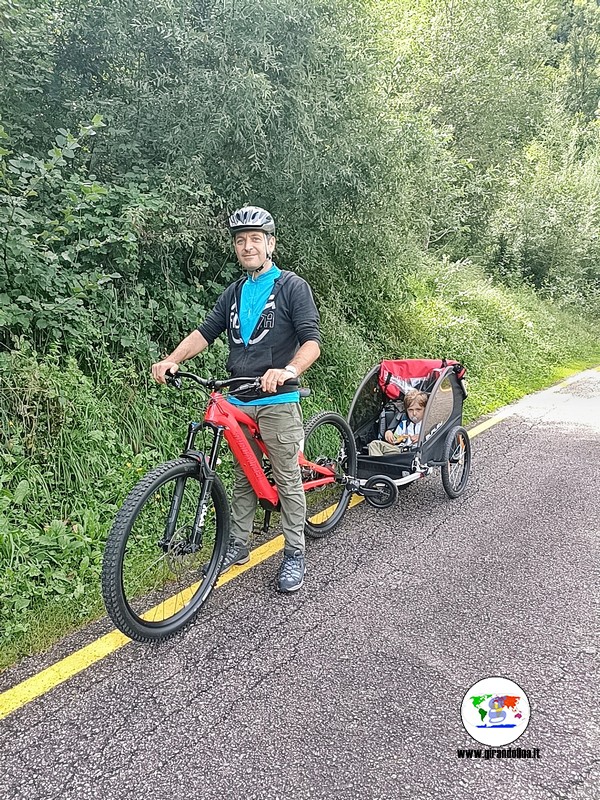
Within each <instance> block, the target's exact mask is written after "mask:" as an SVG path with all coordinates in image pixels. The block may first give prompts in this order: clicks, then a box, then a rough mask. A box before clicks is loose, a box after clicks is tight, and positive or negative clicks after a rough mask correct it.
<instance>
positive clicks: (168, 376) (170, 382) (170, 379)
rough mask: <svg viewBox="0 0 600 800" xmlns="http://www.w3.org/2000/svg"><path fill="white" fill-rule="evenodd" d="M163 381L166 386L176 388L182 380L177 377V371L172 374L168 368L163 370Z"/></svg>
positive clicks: (179, 387)
mask: <svg viewBox="0 0 600 800" xmlns="http://www.w3.org/2000/svg"><path fill="white" fill-rule="evenodd" d="M165 381H166V383H167V386H174V387H175V388H176V389H181V388H182V386H183V381H182V380H181V378H178V377H177V373H175V374H174V375H173V374H172V373H171V372H169V371H168V370H167V372H165Z"/></svg>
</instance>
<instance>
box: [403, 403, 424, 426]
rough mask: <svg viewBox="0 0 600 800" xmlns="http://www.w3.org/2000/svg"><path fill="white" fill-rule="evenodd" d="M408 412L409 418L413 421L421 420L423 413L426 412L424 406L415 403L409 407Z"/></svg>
mask: <svg viewBox="0 0 600 800" xmlns="http://www.w3.org/2000/svg"><path fill="white" fill-rule="evenodd" d="M406 413H407V414H408V418H409V419H410V421H411V422H415V423H416V422H421V421H422V419H423V414H424V413H425V409H424V408H423V406H417V405H414V406H411V407H410V408H407V409H406Z"/></svg>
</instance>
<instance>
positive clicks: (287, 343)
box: [198, 270, 321, 399]
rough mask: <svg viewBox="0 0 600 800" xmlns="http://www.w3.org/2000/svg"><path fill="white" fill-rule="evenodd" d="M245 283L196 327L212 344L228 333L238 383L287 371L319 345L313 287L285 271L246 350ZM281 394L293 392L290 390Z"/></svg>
mask: <svg viewBox="0 0 600 800" xmlns="http://www.w3.org/2000/svg"><path fill="white" fill-rule="evenodd" d="M245 280H246V276H243V277H242V278H240V279H239V280H237V281H235V283H232V284H231V285H230V286H228V287H227V289H225V291H224V292H223V294H222V295H221V296H220V297H219V299H218V300H217V302H216V303H215V307H214V308H213V310H212V311H211V312H210V314H209V315H208V316H207V317H206V319H205V320H204V322H203V323H202V324H201V325H199V326H198V330H199V331H200V333H201V334H202V336H204V338H205V339H206V341H207V342H208V343H209V344H212V342H214V340H215V339H216V338H217V336H219V335H220V334H221V333H223V332H224V331H227V337H228V340H229V358H228V359H227V369H228V370H229V373H230V375H231V376H232V377H234V378H237V377H239V376H243V375H244V376H252V377H259V376H260V375H264V373H265V372H266V371H267V370H268V369H273V368H274V369H283V368H284V367H286V366H287V365H288V364H289V363H290V361H291V360H292V359H293V357H294V356H295V354H296V352H297V350H298V348H299V347H301V346H302V345H303V344H304V343H305V342H309V341H313V342H320V341H321V335H320V333H319V312H318V311H317V307H316V306H315V301H314V300H313V296H312V292H311V290H310V286H309V285H308V283H307V282H306V281H305V280H304V279H303V278H300V277H299V276H298V275H296V274H295V273H293V272H289V271H288V270H282V272H281V275H280V276H279V277H278V278H277V279H276V280H275V283H274V284H273V291H272V292H271V294H270V295H269V298H268V300H267V302H266V305H265V307H264V309H263V311H262V314H261V315H260V318H259V320H258V323H257V325H256V327H255V328H254V330H253V331H252V335H251V337H250V341H249V342H248V344H247V345H245V344H244V342H243V340H242V337H241V333H240V320H239V315H238V309H239V306H240V296H241V292H242V286H243V283H244V281H245ZM294 388H295V387H294ZM280 389H281V390H283V391H290V390H289V389H287V387H280ZM257 396H262V395H257ZM244 399H247V398H244Z"/></svg>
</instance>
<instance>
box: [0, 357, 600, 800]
mask: <svg viewBox="0 0 600 800" xmlns="http://www.w3.org/2000/svg"><path fill="white" fill-rule="evenodd" d="M599 464H600V373H599V372H586V373H584V375H583V376H582V377H581V378H580V379H579V380H578V381H577V382H575V383H572V384H570V385H569V386H566V387H563V388H560V389H554V390H551V391H548V392H543V393H539V394H536V395H533V396H531V397H530V398H527V399H525V400H524V401H521V403H519V404H517V405H515V406H514V407H513V413H512V415H511V416H509V417H508V418H507V419H505V420H504V421H503V422H501V423H500V424H498V425H495V426H494V427H492V428H490V429H489V430H487V431H485V432H483V433H481V434H480V435H479V436H478V437H477V438H476V439H475V440H474V442H473V471H472V475H471V481H470V484H469V489H468V491H467V493H466V495H465V496H464V497H463V498H461V499H459V500H456V501H450V500H449V499H448V498H447V497H446V495H445V494H444V492H443V489H442V485H441V481H440V479H439V477H437V476H433V477H430V478H427V479H425V480H422V481H419V482H417V484H413V485H412V486H411V487H410V488H409V489H407V490H405V491H404V492H402V493H401V496H400V502H399V503H398V505H397V506H395V507H394V508H392V509H389V510H388V511H380V512H377V511H375V510H374V509H371V508H370V507H368V506H366V505H365V504H362V505H361V506H358V507H357V508H354V509H352V510H351V511H350V512H349V513H348V515H347V517H346V518H345V520H344V522H343V524H342V526H341V527H340V528H339V529H338V531H337V532H336V533H335V534H334V535H333V536H332V537H331V538H329V539H327V540H323V541H317V542H310V543H309V551H308V561H309V564H310V573H309V575H308V577H307V580H306V585H305V588H304V590H303V591H302V592H301V593H299V594H298V595H296V596H292V597H282V596H279V595H278V594H277V593H276V591H275V589H274V579H275V574H276V571H277V566H278V556H276V557H275V558H273V559H270V560H268V561H266V562H265V563H263V564H261V565H260V566H259V567H257V568H256V569H254V570H252V571H250V572H248V573H246V574H245V575H243V576H241V577H240V578H239V579H238V580H235V581H232V582H230V583H228V584H227V585H226V586H225V587H223V588H222V589H220V590H219V591H217V592H215V594H214V595H213V597H212V599H211V602H210V603H209V606H208V608H207V609H206V610H205V611H204V613H203V614H202V615H201V617H200V618H199V620H198V621H197V622H196V623H195V624H194V625H193V626H192V627H191V628H190V629H188V630H187V631H186V632H185V633H183V634H181V635H179V636H178V637H176V638H175V639H173V640H171V641H169V642H167V643H165V644H163V645H160V646H147V645H138V644H133V643H132V644H129V645H127V646H126V647H124V648H123V649H121V650H119V651H117V652H116V653H113V654H112V655H110V656H108V657H107V658H106V659H104V660H103V661H101V662H99V663H98V664H96V665H94V666H93V667H91V668H90V669H88V670H86V671H85V672H82V673H81V674H79V675H77V676H76V677H74V678H72V679H71V680H69V681H67V682H66V683H64V684H62V685H60V686H57V687H56V688H55V689H53V690H52V691H51V692H49V693H47V694H45V695H44V696H42V697H40V698H38V699H37V700H35V701H33V702H32V703H30V704H29V705H27V706H24V707H23V708H21V709H19V710H18V711H16V712H15V713H13V714H12V715H11V716H9V717H7V718H6V719H5V720H4V721H3V722H1V723H0V753H1V760H0V769H1V773H2V779H1V780H0V797H2V798H3V800H4V799H6V800H8V798H10V799H11V800H12V798H15V799H16V798H19V799H20V798H35V800H42V799H43V800H45V799H46V798H74V799H75V798H77V800H85V798H104V800H106V799H108V800H112V799H113V798H135V799H136V800H144V799H145V798H165V799H166V798H169V799H173V800H177V799H178V798H182V800H183V798H186V800H187V798H202V800H211V799H212V798H226V799H228V798H243V800H250V799H251V798H257V799H258V800H275V798H281V799H282V800H283V798H286V800H304V799H305V798H306V799H308V798H312V799H317V798H318V799H319V800H320V799H322V800H330V798H348V799H350V798H366V799H368V800H371V799H373V800H375V798H381V800H395V799H396V798H417V799H420V798H453V799H454V798H457V799H459V800H462V798H480V797H484V796H485V797H493V798H494V799H495V800H498V799H500V798H511V800H512V799H513V798H516V799H517V800H521V798H535V799H536V800H537V798H540V799H541V798H569V799H570V798H573V800H583V799H584V798H585V800H598V798H600V700H599V697H600V691H599V690H600V681H599V678H598V665H599V656H598V652H599V647H600V642H599V638H600V637H599V634H598V631H599V628H600V625H599V615H598V610H599V609H598V606H599V602H598V598H599V588H598V587H599V585H600V581H599V563H600V562H599V555H600V544H599V533H600V504H599V498H600V492H599V489H600V470H599ZM108 629H109V626H108V624H107V623H106V621H104V622H101V623H99V624H97V625H96V626H92V627H91V628H89V629H86V630H85V631H82V632H80V633H78V634H77V635H75V636H72V637H69V639H67V640H65V641H64V642H61V643H60V644H59V645H57V647H56V648H54V649H53V650H52V652H50V653H47V654H45V655H43V656H39V657H36V658H32V659H28V660H26V661H25V662H23V663H21V664H20V665H17V666H16V667H15V668H14V669H12V670H10V671H8V672H6V673H4V674H3V675H2V676H0V677H1V683H0V690H1V689H2V688H6V687H7V686H9V685H11V683H14V682H15V681H18V680H20V679H22V678H24V677H27V676H28V675H30V674H32V673H34V672H35V671H36V670H38V669H40V668H41V667H43V666H45V665H46V664H48V663H52V661H54V660H56V659H57V658H59V657H61V656H62V655H64V654H66V653H67V652H69V651H70V650H72V649H74V648H76V647H78V646H80V645H81V644H83V643H87V642H88V641H90V640H91V639H92V638H93V637H94V636H96V635H97V634H98V633H99V632H104V631H106V630H108ZM489 675H503V676H506V677H508V678H510V679H512V680H514V681H516V682H517V683H518V684H519V685H520V686H521V687H522V688H523V689H524V690H525V691H526V692H527V695H528V697H529V701H530V704H531V721H530V724H529V727H528V728H527V730H526V732H525V733H524V734H523V735H522V736H521V738H520V739H519V740H518V741H517V742H515V743H514V745H513V746H515V747H516V746H520V747H523V748H538V749H539V751H540V758H539V760H538V759H536V760H533V759H528V760H512V759H511V760H490V761H483V760H481V761H478V760H475V761H473V760H469V761H465V760H461V759H459V758H458V757H457V748H471V747H477V745H476V743H475V742H474V741H473V740H471V739H470V737H469V736H468V734H467V733H466V732H465V730H464V729H463V727H462V725H461V719H460V713H459V709H460V705H461V701H462V698H463V696H464V694H465V692H466V691H467V689H468V688H469V687H470V686H471V685H472V684H474V683H475V682H476V681H478V680H480V679H481V678H485V677H487V676H489Z"/></svg>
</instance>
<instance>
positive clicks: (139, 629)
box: [102, 458, 229, 642]
mask: <svg viewBox="0 0 600 800" xmlns="http://www.w3.org/2000/svg"><path fill="white" fill-rule="evenodd" d="M178 480H180V481H181V482H182V483H180V484H177V481H178ZM203 480H204V479H203V478H202V476H201V470H200V465H199V464H198V463H197V462H195V461H192V460H191V459H186V458H179V459H175V460H173V461H169V462H167V463H165V464H162V465H160V466H158V467H156V468H155V469H153V470H151V471H150V472H149V473H148V474H147V475H145V476H144V477H143V478H142V479H141V480H140V481H139V483H138V484H137V485H136V486H135V487H134V488H133V489H132V490H131V492H130V493H129V495H128V496H127V498H126V499H125V502H124V503H123V505H122V507H121V509H120V510H119V512H118V513H117V516H116V518H115V521H114V523H113V526H112V529H111V531H110V533H109V535H108V539H107V542H106V547H105V550H104V558H103V564H102V594H103V597H104V603H105V606H106V610H107V612H108V615H109V616H110V618H111V619H112V621H113V622H114V624H115V625H116V627H117V628H118V629H119V630H120V631H122V632H123V633H124V634H125V635H126V636H129V637H130V638H131V639H134V640H136V641H138V642H150V641H155V640H159V639H167V638H169V637H170V636H173V634H175V633H176V632H178V631H180V630H182V629H183V628H185V627H186V626H187V625H189V624H190V623H191V622H192V620H193V619H194V618H195V616H196V615H197V614H198V612H199V611H200V609H201V607H202V605H203V604H204V603H205V601H206V600H207V598H208V596H209V595H210V593H211V591H212V589H213V587H214V584H215V582H216V580H217V578H218V575H219V570H220V567H221V563H222V561H223V557H224V555H225V550H226V547H227V542H228V539H229V503H228V501H227V496H226V494H225V489H224V487H223V484H222V482H221V480H220V479H219V478H218V477H217V476H216V475H215V476H214V480H213V484H212V488H211V492H210V499H209V507H210V520H207V521H206V522H205V525H204V529H208V527H209V526H210V531H211V541H210V542H209V543H208V544H207V545H206V547H204V548H203V549H202V550H201V552H195V551H193V550H192V551H186V550H185V547H186V544H185V541H181V539H182V538H183V539H185V536H186V535H188V536H189V531H190V530H191V527H192V526H190V525H189V524H188V525H187V526H185V525H183V526H181V527H180V530H177V531H176V532H175V534H177V537H178V538H177V542H175V538H176V537H175V534H174V535H173V537H172V538H173V541H174V544H173V545H172V551H171V552H170V553H169V554H168V555H167V554H164V555H163V554H162V553H163V552H164V548H161V547H159V539H160V538H161V532H162V531H164V525H165V515H164V509H165V508H166V506H167V505H168V497H169V492H170V491H171V488H170V486H169V485H170V484H173V490H175V487H176V486H178V485H179V486H181V487H182V489H181V493H182V495H183V496H184V499H185V500H186V508H182V506H183V504H184V503H183V501H182V502H181V505H180V508H179V510H178V515H179V514H182V513H184V515H185V512H186V510H191V509H192V507H193V498H194V497H195V496H196V495H198V496H199V493H200V490H201V487H202V484H203ZM189 481H193V482H194V483H190V484H189V485H190V487H191V488H190V501H189V503H187V495H184V493H185V492H186V489H187V486H188V482H189ZM196 484H197V485H196ZM159 493H160V494H159ZM171 496H172V495H171ZM163 498H164V500H163V505H162V506H161V508H160V509H158V510H156V511H154V510H153V509H152V504H153V503H154V504H155V505H160V503H157V499H158V500H161V499H163ZM197 505H198V504H197V502H196V507H197ZM155 516H156V523H154V517H155ZM192 516H193V513H192V512H191V511H189V513H187V516H186V517H185V518H186V519H188V521H189V520H191V518H192ZM207 516H208V512H207ZM140 518H141V519H142V522H140V523H139V524H140V526H141V527H142V529H144V524H145V525H146V528H145V530H148V531H149V533H148V534H142V536H145V539H144V540H143V542H144V543H143V547H144V548H145V552H142V556H145V557H147V558H148V560H149V567H148V569H146V571H144V568H143V567H141V566H140V567H139V569H140V571H141V575H142V578H139V579H138V584H137V585H136V589H137V587H138V586H140V585H142V586H143V585H144V584H143V581H144V578H145V576H146V572H147V573H148V576H147V579H148V580H150V579H151V574H152V573H151V570H153V571H154V572H155V573H156V572H159V571H160V570H161V569H163V570H166V572H169V571H171V570H172V571H173V573H174V574H176V571H177V568H180V580H181V581H186V580H188V578H193V581H192V580H189V584H190V585H189V587H188V588H186V589H185V590H182V587H183V583H180V584H178V585H177V586H174V587H173V590H175V589H179V593H176V595H175V596H176V597H177V598H181V599H180V600H178V601H177V602H176V603H172V606H173V613H172V615H170V616H169V617H167V618H165V619H161V620H159V621H156V619H150V618H146V619H144V618H143V616H142V615H143V614H144V615H146V616H148V614H150V613H151V612H149V611H148V609H147V608H144V604H146V606H148V605H151V604H152V602H153V600H155V599H156V591H157V589H156V586H151V587H149V589H148V590H147V592H146V594H144V591H142V592H141V595H140V594H138V595H137V596H135V597H132V596H128V594H129V589H128V587H127V585H126V584H127V579H126V576H125V575H124V562H125V561H126V559H127V565H129V564H130V563H131V565H132V569H135V565H136V563H138V562H137V561H136V557H135V552H134V551H133V550H132V551H131V552H130V553H129V552H128V545H129V544H131V542H130V538H133V537H134V536H135V535H138V534H137V533H134V531H135V530H136V528H135V526H136V523H138V522H139V520H140ZM146 519H148V522H147V523H146V522H145V520H146ZM153 527H154V528H155V530H153ZM181 532H182V533H181ZM146 540H147V541H146ZM141 541H142V539H141V538H140V542H141ZM133 546H135V542H134V543H133ZM141 546H142V545H140V547H141ZM177 547H180V549H179V550H177ZM207 553H208V554H209V557H208V558H207V560H206V562H205V563H204V564H203V567H202V568H199V562H200V560H202V559H204V558H205V557H206V554H207ZM184 558H188V559H189V560H192V559H194V558H197V559H198V563H197V564H196V563H195V564H194V566H193V567H187V566H186V567H185V574H183V573H184V568H183V567H181V563H182V562H183V559H184ZM161 559H162V561H161ZM178 559H180V560H179V561H178ZM141 560H142V561H143V558H142V559H141ZM163 562H164V563H163ZM186 563H187V562H186ZM174 564H176V565H177V566H174ZM127 568H129V566H128V567H127ZM160 579H161V580H162V576H161V577H160ZM164 583H165V587H164V590H163V589H162V588H161V589H160V590H159V591H164V592H165V595H168V592H169V591H170V585H169V581H168V579H167V578H166V577H165V578H164ZM171 583H172V581H171ZM170 600H172V597H171V598H167V599H166V600H164V601H163V608H165V609H167V610H169V609H170V606H168V605H167V603H168V602H169V601H170ZM178 603H180V604H181V607H180V608H178V607H177V604H178ZM138 606H139V608H138ZM155 608H157V609H158V608H159V606H155ZM165 613H167V612H166V611H165Z"/></svg>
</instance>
